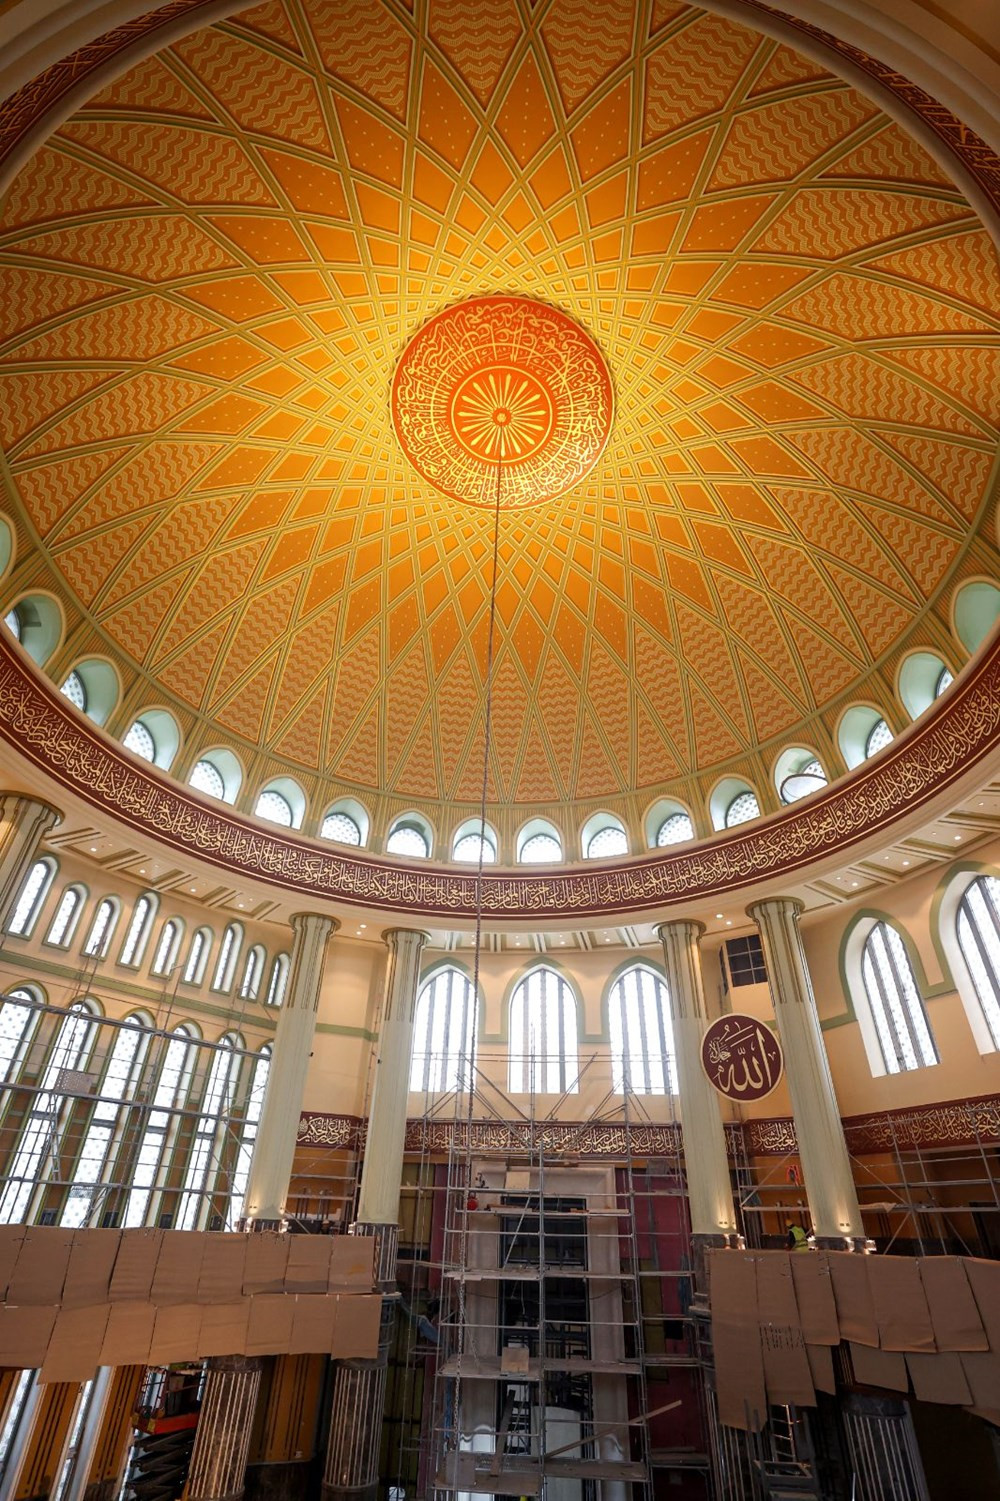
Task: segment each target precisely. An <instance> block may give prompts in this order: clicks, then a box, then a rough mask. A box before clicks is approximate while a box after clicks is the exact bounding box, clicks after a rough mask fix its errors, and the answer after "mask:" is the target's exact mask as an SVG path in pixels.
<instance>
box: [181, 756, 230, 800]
mask: <svg viewBox="0 0 1000 1501" xmlns="http://www.w3.org/2000/svg"><path fill="white" fill-rule="evenodd" d="M188 782H189V784H190V785H191V786H192V787H194V788H196V789H197V791H198V792H207V793H208V795H209V797H218V798H224V797H225V795H226V784H225V782H224V781H223V780H222V773H221V772H220V771H219V769H218V767H216V766H213V765H212V762H211V761H196V762H195V764H194V766H193V768H192V771H191V775H190V776H189V777H188Z"/></svg>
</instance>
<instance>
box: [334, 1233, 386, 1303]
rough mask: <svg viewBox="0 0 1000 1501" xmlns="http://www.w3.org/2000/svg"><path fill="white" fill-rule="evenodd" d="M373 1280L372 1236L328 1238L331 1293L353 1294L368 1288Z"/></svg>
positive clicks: (373, 1239) (373, 1242)
mask: <svg viewBox="0 0 1000 1501" xmlns="http://www.w3.org/2000/svg"><path fill="white" fill-rule="evenodd" d="M374 1280H375V1237H374V1235H332V1236H330V1280H329V1282H328V1284H327V1287H328V1290H329V1291H330V1292H332V1293H339V1292H354V1291H355V1290H357V1289H360V1288H370V1287H371V1286H372V1284H373V1282H374Z"/></svg>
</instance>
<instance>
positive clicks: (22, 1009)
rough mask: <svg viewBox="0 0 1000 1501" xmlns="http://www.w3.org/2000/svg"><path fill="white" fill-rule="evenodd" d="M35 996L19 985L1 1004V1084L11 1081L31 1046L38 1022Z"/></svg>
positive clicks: (15, 1076) (18, 1071)
mask: <svg viewBox="0 0 1000 1501" xmlns="http://www.w3.org/2000/svg"><path fill="white" fill-rule="evenodd" d="M38 1005H39V1001H38V997H37V996H36V995H35V994H34V993H33V992H32V991H30V990H25V989H22V988H21V987H18V988H17V989H16V990H12V991H10V992H9V994H8V996H7V997H6V999H5V1000H4V1003H3V1006H2V1007H0V1084H10V1083H12V1082H13V1081H14V1080H15V1079H16V1078H17V1076H18V1074H19V1073H20V1072H21V1066H22V1064H23V1063H24V1060H25V1058H26V1056H27V1053H28V1048H29V1047H30V1046H31V1038H32V1036H33V1034H34V1031H35V1027H36V1025H37V1023H38Z"/></svg>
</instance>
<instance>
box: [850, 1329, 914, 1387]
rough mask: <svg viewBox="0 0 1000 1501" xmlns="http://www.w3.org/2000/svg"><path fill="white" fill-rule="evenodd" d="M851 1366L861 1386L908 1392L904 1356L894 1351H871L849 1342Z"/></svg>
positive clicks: (908, 1382) (908, 1384)
mask: <svg viewBox="0 0 1000 1501" xmlns="http://www.w3.org/2000/svg"><path fill="white" fill-rule="evenodd" d="M851 1364H852V1365H853V1366H854V1375H855V1377H856V1378H857V1380H858V1381H860V1382H861V1384H862V1386H881V1387H885V1388H886V1389H887V1390H889V1391H892V1392H908V1391H909V1389H910V1381H909V1377H908V1376H907V1374H906V1356H905V1355H903V1354H901V1353H900V1352H898V1351H896V1350H873V1349H872V1348H871V1346H870V1345H858V1344H855V1343H854V1342H853V1341H852V1342H851Z"/></svg>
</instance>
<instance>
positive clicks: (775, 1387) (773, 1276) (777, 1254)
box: [753, 1251, 816, 1407]
mask: <svg viewBox="0 0 1000 1501" xmlns="http://www.w3.org/2000/svg"><path fill="white" fill-rule="evenodd" d="M753 1259H754V1261H755V1262H756V1266H757V1317H758V1321H759V1324H760V1341H761V1353H762V1355H763V1358H764V1382H765V1385H766V1387H767V1400H768V1402H771V1403H783V1402H795V1403H797V1404H798V1405H799V1406H802V1407H815V1405H816V1392H815V1389H814V1387H813V1381H812V1372H811V1370H810V1368H809V1357H808V1355H807V1354H806V1348H805V1342H804V1341H803V1338H802V1329H801V1327H800V1325H799V1309H798V1304H797V1303H796V1301H795V1287H794V1284H793V1282H792V1268H791V1261H792V1258H791V1257H790V1256H788V1255H787V1253H786V1252H784V1251H758V1252H756V1253H755V1255H754V1258H753Z"/></svg>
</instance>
